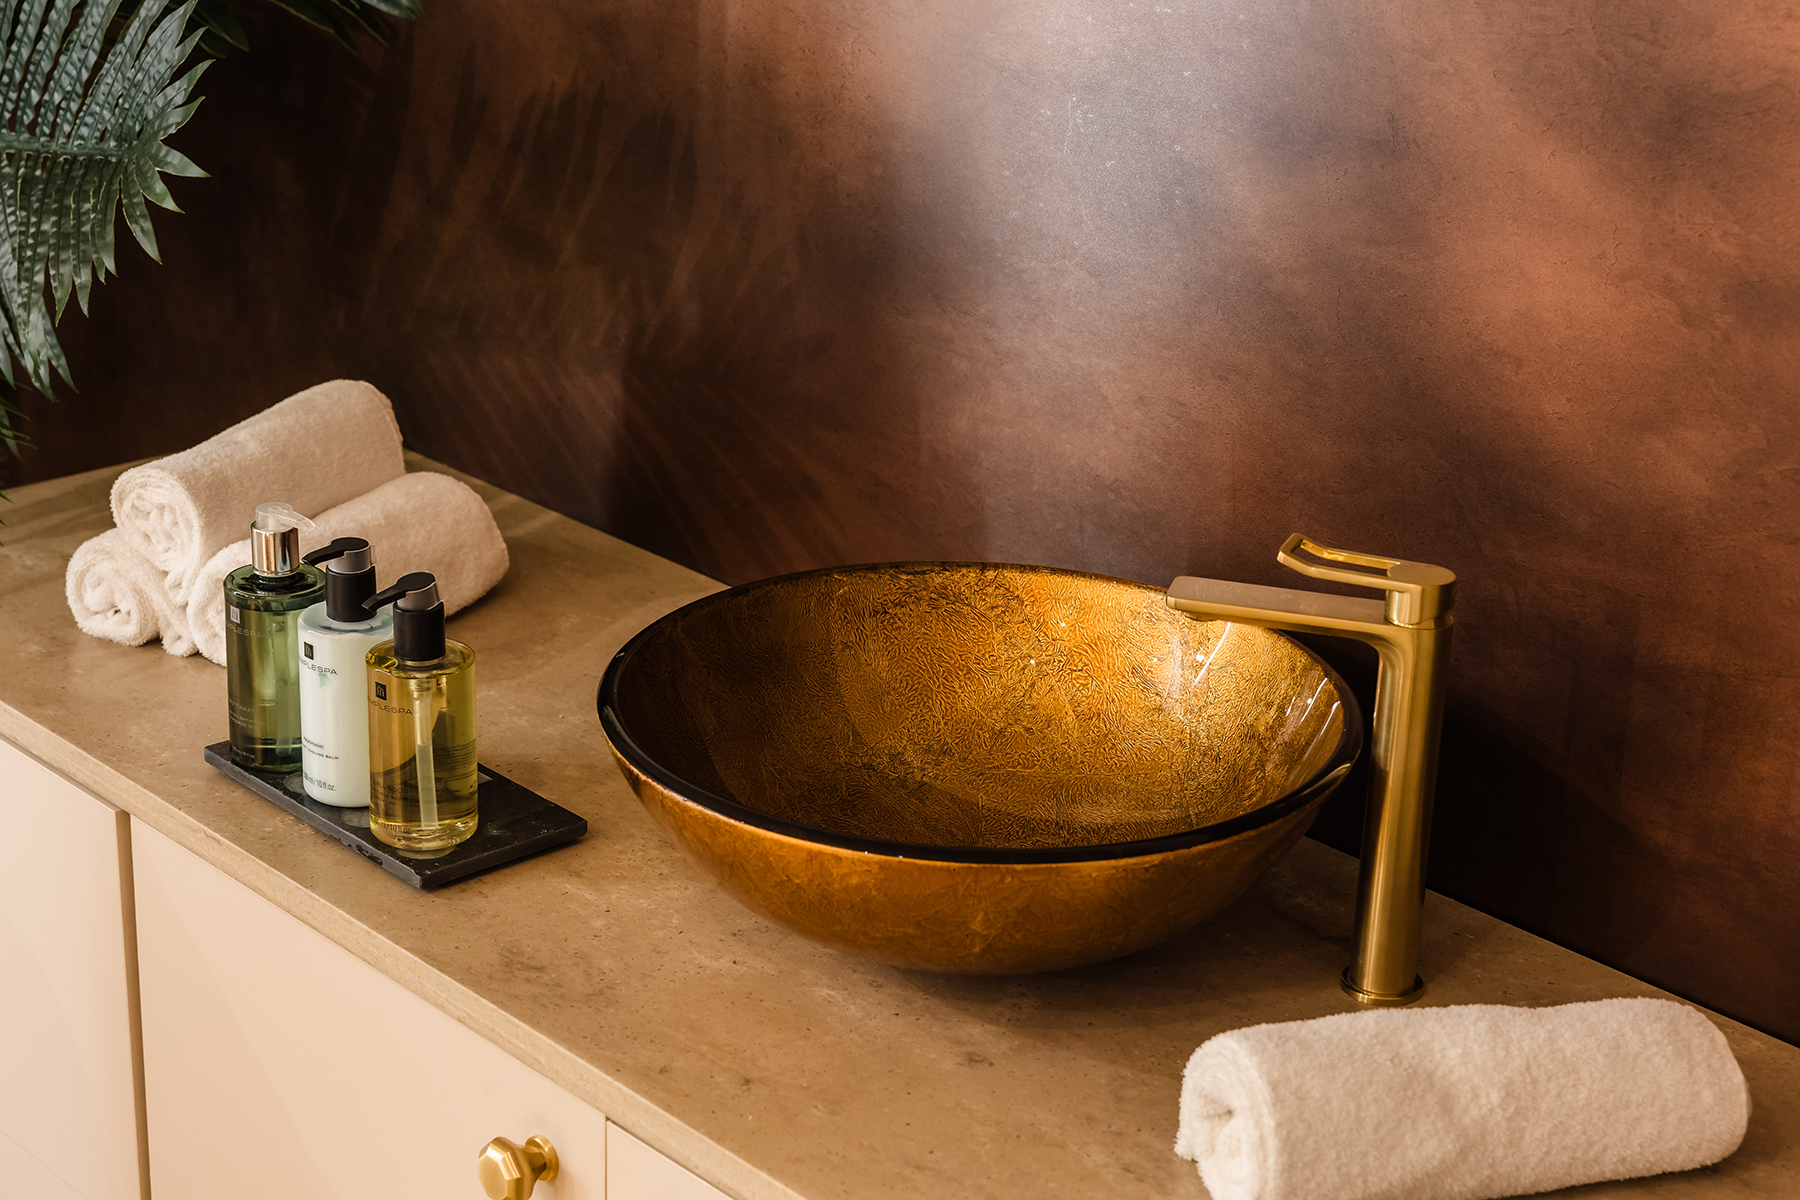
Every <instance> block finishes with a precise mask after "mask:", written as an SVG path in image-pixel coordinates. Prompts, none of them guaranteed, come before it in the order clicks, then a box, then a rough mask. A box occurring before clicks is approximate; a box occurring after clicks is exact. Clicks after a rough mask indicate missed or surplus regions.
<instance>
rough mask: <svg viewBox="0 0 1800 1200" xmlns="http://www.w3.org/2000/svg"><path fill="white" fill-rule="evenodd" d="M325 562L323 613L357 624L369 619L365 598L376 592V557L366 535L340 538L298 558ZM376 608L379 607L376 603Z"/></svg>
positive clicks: (333, 618)
mask: <svg viewBox="0 0 1800 1200" xmlns="http://www.w3.org/2000/svg"><path fill="white" fill-rule="evenodd" d="M301 561H302V562H306V563H310V564H312V565H313V566H315V567H316V566H318V565H319V564H320V563H325V564H326V567H325V615H326V616H327V617H329V618H331V619H332V620H333V621H342V622H344V623H346V624H360V623H361V622H363V621H367V620H368V619H369V611H370V610H368V609H365V608H364V607H363V604H364V602H365V601H367V600H368V599H369V597H370V596H373V595H374V594H375V556H374V555H373V554H372V553H371V552H370V550H369V542H368V539H366V538H359V537H341V538H338V539H337V540H336V541H334V542H332V543H331V544H330V545H329V546H321V547H319V548H318V549H317V550H314V551H313V552H312V553H311V554H308V555H306V556H305V557H304V558H302V559H301ZM377 607H380V606H379V605H377Z"/></svg>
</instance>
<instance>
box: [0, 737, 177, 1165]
mask: <svg viewBox="0 0 1800 1200" xmlns="http://www.w3.org/2000/svg"><path fill="white" fill-rule="evenodd" d="M125 822H126V816H125V814H124V813H122V812H119V811H118V810H117V809H114V808H113V807H112V806H110V805H108V804H105V803H103V802H102V801H100V800H97V799H95V798H94V797H93V796H91V795H89V794H88V793H87V792H85V791H83V790H82V789H81V788H79V787H77V786H76V785H75V784H73V783H71V782H69V781H68V780H67V779H65V778H63V777H62V776H61V775H59V774H57V773H56V772H55V771H52V770H51V769H50V768H48V767H46V766H44V765H43V764H42V763H40V762H38V761H37V760H36V759H34V758H32V757H31V756H30V755H28V754H26V753H24V752H23V751H21V750H19V749H18V748H17V747H15V746H13V745H12V744H11V743H9V742H4V741H0V1195H13V1194H15V1193H14V1192H12V1191H11V1190H10V1189H12V1188H15V1187H16V1188H18V1189H19V1191H18V1192H17V1193H16V1194H18V1195H20V1196H33V1197H36V1196H40V1195H41V1196H48V1197H53V1198H56V1200H62V1198H64V1197H69V1198H71V1200H72V1198H76V1197H79V1198H80V1200H126V1198H127V1197H129V1198H130V1200H141V1197H142V1195H143V1192H142V1178H143V1172H142V1167H141V1159H140V1146H141V1136H140V1135H141V1130H140V1128H139V1121H140V1116H139V1111H140V1110H139V1106H138V1091H137V1082H136V1080H137V1076H136V1069H135V1062H136V1059H135V1054H136V1048H135V1045H134V1038H135V1033H134V1030H135V1024H134V1022H135V1014H134V1012H133V1010H132V1000H133V988H134V982H133V977H132V971H133V964H132V945H131V915H130V910H129V901H130V896H131V890H130V877H131V876H130V872H131V854H130V843H129V841H128V833H127V828H126V824H125Z"/></svg>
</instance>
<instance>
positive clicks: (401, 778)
mask: <svg viewBox="0 0 1800 1200" xmlns="http://www.w3.org/2000/svg"><path fill="white" fill-rule="evenodd" d="M388 603H392V604H393V606H394V636H393V639H392V640H391V641H385V642H381V643H379V644H377V645H376V646H375V647H373V648H372V649H371V650H370V651H369V655H368V658H367V660H366V661H367V663H368V680H369V831H370V832H371V833H373V834H374V835H375V836H376V837H377V838H379V839H380V840H381V841H383V842H386V843H387V844H388V845H390V846H393V847H394V848H395V849H397V850H399V851H400V852H401V853H403V854H406V855H410V856H412V857H415V858H436V857H437V856H439V855H441V854H446V853H448V852H449V851H450V850H451V848H452V847H454V846H456V845H457V844H458V843H460V842H462V841H464V840H466V839H467V838H468V837H469V835H470V834H472V833H474V832H475V821H476V815H475V780H476V770H475V652H474V651H473V650H471V649H469V648H468V647H467V646H465V645H463V644H462V643H461V642H457V641H452V640H450V639H448V638H446V637H445V636H444V605H443V602H442V601H441V600H439V599H438V589H437V579H436V577H435V576H433V575H431V574H430V573H429V572H427V571H415V572H413V573H412V574H410V575H403V576H401V577H400V579H399V580H397V581H396V582H395V583H394V586H392V587H390V588H388V589H387V590H386V591H383V592H377V593H376V594H375V595H373V596H370V597H369V598H368V600H366V601H364V603H363V607H365V608H366V609H368V611H370V612H371V613H373V612H375V611H376V610H378V609H379V608H381V606H382V605H384V604H388Z"/></svg>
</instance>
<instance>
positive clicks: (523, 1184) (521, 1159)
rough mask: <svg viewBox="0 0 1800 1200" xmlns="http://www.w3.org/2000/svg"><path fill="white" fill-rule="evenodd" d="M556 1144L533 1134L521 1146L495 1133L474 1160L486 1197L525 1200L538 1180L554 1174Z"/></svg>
mask: <svg viewBox="0 0 1800 1200" xmlns="http://www.w3.org/2000/svg"><path fill="white" fill-rule="evenodd" d="M556 1168H557V1163H556V1147H555V1146H552V1145H551V1144H550V1142H549V1139H547V1138H541V1137H534V1138H529V1139H527V1140H526V1142H525V1144H524V1145H523V1146H521V1145H519V1144H518V1143H517V1142H514V1141H512V1140H511V1139H509V1138H503V1137H497V1138H495V1139H494V1140H493V1141H491V1142H489V1143H488V1144H487V1145H486V1146H484V1147H483V1148H482V1151H481V1157H480V1158H478V1159H476V1160H475V1174H476V1175H477V1176H478V1177H479V1178H480V1179H481V1190H482V1191H484V1192H486V1193H487V1194H488V1200H525V1198H526V1197H527V1196H529V1195H531V1189H532V1188H534V1187H536V1186H537V1185H538V1182H539V1181H540V1180H542V1181H543V1182H544V1183H549V1182H550V1181H551V1180H552V1179H555V1178H556Z"/></svg>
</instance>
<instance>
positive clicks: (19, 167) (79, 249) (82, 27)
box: [0, 0, 210, 453]
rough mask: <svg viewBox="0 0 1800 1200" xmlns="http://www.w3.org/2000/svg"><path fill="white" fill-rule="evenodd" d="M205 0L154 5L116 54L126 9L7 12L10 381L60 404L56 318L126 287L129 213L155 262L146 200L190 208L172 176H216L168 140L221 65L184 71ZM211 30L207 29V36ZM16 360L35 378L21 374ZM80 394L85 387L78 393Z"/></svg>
mask: <svg viewBox="0 0 1800 1200" xmlns="http://www.w3.org/2000/svg"><path fill="white" fill-rule="evenodd" d="M194 2H195V0H188V3H186V4H183V5H181V6H180V7H177V8H170V7H169V6H168V0H144V2H143V3H141V4H139V5H138V6H137V8H136V11H135V12H134V13H132V15H131V18H130V20H129V21H127V22H126V23H125V26H124V28H123V29H122V30H119V31H118V32H117V34H116V36H115V37H114V38H113V39H112V40H111V41H110V42H109V40H108V37H107V28H108V26H109V25H110V24H111V23H112V21H113V16H114V14H115V12H116V11H117V9H118V7H119V0H5V8H4V11H0V343H3V344H4V352H0V377H4V379H5V382H6V384H7V385H8V386H9V387H11V386H14V385H16V384H18V383H23V384H28V385H29V386H31V387H34V388H36V389H37V390H39V391H41V392H43V393H45V394H46V395H48V394H50V392H51V386H52V382H53V376H54V375H60V376H61V377H62V378H63V380H64V382H71V381H70V380H69V367H68V363H67V362H66V361H65V360H64V359H63V353H62V347H61V346H60V345H58V343H57V340H56V330H55V323H56V318H57V317H59V316H61V315H62V310H63V307H64V306H65V305H66V304H67V303H68V300H69V296H70V295H71V294H73V295H74V296H75V298H76V300H77V302H78V303H79V304H80V305H81V307H82V309H83V311H85V310H86V309H87V302H88V293H89V291H90V289H91V287H92V285H93V283H94V282H95V280H96V279H99V280H104V279H105V278H106V276H107V275H109V274H116V273H117V267H116V265H115V261H114V253H113V230H114V226H115V224H116V222H117V220H118V216H119V213H120V211H121V210H123V212H124V214H125V221H126V225H127V227H128V228H129V229H130V230H131V232H132V236H133V237H135V238H136V239H137V241H138V244H139V245H141V246H142V247H143V248H144V250H145V251H146V252H147V253H148V254H149V255H150V257H151V258H157V257H158V255H157V250H156V235H155V233H154V232H153V231H152V229H151V227H150V216H149V210H148V208H147V207H146V206H145V201H146V200H148V201H150V202H151V203H154V204H157V205H159V206H161V207H163V208H167V209H176V211H179V210H178V209H177V208H176V204H175V200H174V198H173V197H172V196H170V195H169V190H168V188H167V187H165V186H164V185H163V181H162V176H163V175H164V174H168V175H204V174H205V172H204V171H202V170H200V168H198V167H196V166H195V165H194V164H193V163H191V162H189V161H188V159H187V158H186V157H185V156H183V155H182V154H181V153H179V152H178V151H175V150H172V149H170V148H169V147H168V146H167V145H165V144H164V139H165V138H167V137H168V136H169V135H170V134H172V133H174V132H175V131H176V130H177V129H180V128H181V126H182V125H184V124H185V123H186V122H187V119H188V118H189V117H191V116H192V115H193V113H194V109H195V108H196V107H198V104H199V101H198V100H190V97H191V96H192V95H193V90H194V83H195V81H196V80H198V79H199V77H200V73H201V72H202V71H204V70H205V69H206V68H207V66H209V65H210V63H209V62H201V63H200V64H199V65H197V66H195V67H193V68H192V69H191V70H189V71H188V72H187V73H186V74H184V75H182V76H181V77H180V78H179V79H177V78H176V77H175V72H176V71H177V70H178V69H179V68H180V66H181V64H182V62H183V61H185V60H186V58H187V57H188V54H189V53H190V52H191V51H192V50H193V48H194V44H195V42H197V41H198V40H199V38H200V36H201V34H202V33H203V32H205V28H206V27H204V26H200V27H198V28H196V29H195V31H194V32H192V33H191V34H185V35H184V30H185V29H186V25H187V21H188V15H189V13H190V11H191V10H192V9H193V7H194ZM197 24H198V23H197ZM14 360H17V363H18V366H19V367H20V368H22V372H21V373H22V374H23V377H24V378H23V379H22V380H21V379H18V378H17V377H16V375H15V370H14ZM71 386H73V385H72V383H71ZM14 412H15V410H14V409H12V408H11V406H9V405H4V404H0V441H3V442H4V443H5V444H6V445H7V447H8V448H9V449H11V450H13V451H14V452H15V453H16V452H17V450H18V446H19V443H20V441H21V440H22V437H21V435H20V433H19V432H18V430H17V427H16V426H15V425H14V423H13V416H14Z"/></svg>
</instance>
